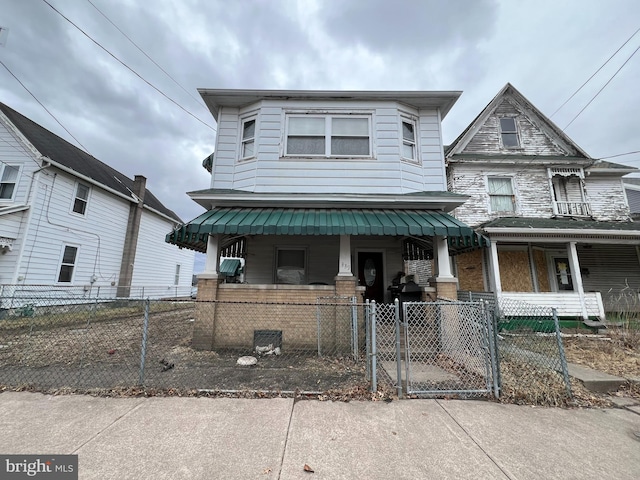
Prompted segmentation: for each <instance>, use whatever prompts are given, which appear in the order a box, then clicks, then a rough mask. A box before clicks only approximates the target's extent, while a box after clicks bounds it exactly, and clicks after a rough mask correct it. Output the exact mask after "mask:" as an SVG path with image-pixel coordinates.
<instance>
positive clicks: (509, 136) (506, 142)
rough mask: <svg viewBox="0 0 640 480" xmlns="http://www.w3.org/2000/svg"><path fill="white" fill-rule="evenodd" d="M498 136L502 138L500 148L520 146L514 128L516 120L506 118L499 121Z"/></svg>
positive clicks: (516, 131)
mask: <svg viewBox="0 0 640 480" xmlns="http://www.w3.org/2000/svg"><path fill="white" fill-rule="evenodd" d="M500 135H501V137H502V146H503V147H505V148H517V147H519V146H520V142H519V141H518V130H517V128H516V119H515V118H513V117H506V118H501V119H500Z"/></svg>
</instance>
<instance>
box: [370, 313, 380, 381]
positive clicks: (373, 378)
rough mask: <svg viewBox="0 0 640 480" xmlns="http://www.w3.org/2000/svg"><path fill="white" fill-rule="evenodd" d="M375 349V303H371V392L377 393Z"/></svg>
mask: <svg viewBox="0 0 640 480" xmlns="http://www.w3.org/2000/svg"><path fill="white" fill-rule="evenodd" d="M376 355H377V347H376V301H375V300H372V301H371V391H372V392H377V391H378V378H377V376H376V375H377V373H378V372H377V368H378V366H377V358H376Z"/></svg>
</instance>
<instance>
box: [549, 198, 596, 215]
mask: <svg viewBox="0 0 640 480" xmlns="http://www.w3.org/2000/svg"><path fill="white" fill-rule="evenodd" d="M553 210H554V213H555V214H556V215H571V216H576V217H588V216H590V215H591V206H590V205H589V204H588V203H586V202H553Z"/></svg>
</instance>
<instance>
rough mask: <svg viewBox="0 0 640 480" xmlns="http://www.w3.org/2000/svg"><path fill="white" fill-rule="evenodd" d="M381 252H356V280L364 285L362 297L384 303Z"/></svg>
mask: <svg viewBox="0 0 640 480" xmlns="http://www.w3.org/2000/svg"><path fill="white" fill-rule="evenodd" d="M382 274H383V272H382V252H358V281H359V282H360V285H362V286H364V287H366V290H365V295H364V298H365V299H367V300H375V301H376V302H377V303H384V294H385V289H384V280H383V275H382Z"/></svg>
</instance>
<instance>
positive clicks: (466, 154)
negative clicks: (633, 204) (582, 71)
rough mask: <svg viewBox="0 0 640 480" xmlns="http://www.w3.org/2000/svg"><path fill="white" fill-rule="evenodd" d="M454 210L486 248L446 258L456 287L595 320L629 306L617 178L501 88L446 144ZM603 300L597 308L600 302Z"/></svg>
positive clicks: (629, 258) (637, 263)
mask: <svg viewBox="0 0 640 480" xmlns="http://www.w3.org/2000/svg"><path fill="white" fill-rule="evenodd" d="M446 157H447V177H448V184H449V188H450V190H451V191H452V192H456V193H462V194H465V195H469V196H470V197H471V198H470V199H469V200H468V201H467V202H466V203H465V204H464V205H461V206H459V207H458V208H456V209H455V210H454V215H455V216H456V218H458V219H459V220H461V221H463V222H466V223H469V224H470V225H472V226H473V227H476V229H477V231H478V232H480V233H481V234H483V235H486V236H487V237H489V239H490V241H491V247H490V248H489V249H486V250H485V251H484V252H482V251H476V252H471V253H466V254H463V255H459V256H457V257H456V272H457V276H458V278H459V282H460V288H461V289H463V290H472V291H494V292H496V293H497V294H498V295H499V296H503V297H505V298H513V299H518V300H526V301H528V302H532V303H538V304H542V305H548V306H555V307H558V309H559V312H560V314H561V315H565V316H579V317H583V318H586V317H603V316H604V312H603V310H606V311H616V310H624V309H625V308H628V306H629V305H628V301H629V300H630V301H631V302H632V303H633V304H634V305H632V306H633V307H634V308H637V306H638V301H637V300H638V291H639V289H640V255H639V251H638V246H640V223H635V222H632V221H631V219H630V212H629V204H628V202H627V196H626V195H625V189H624V186H623V180H622V177H623V176H624V175H626V174H628V173H632V172H637V169H635V168H632V167H626V166H623V165H618V164H615V163H610V162H604V161H600V160H596V159H593V158H591V157H590V156H589V155H587V154H586V153H585V152H584V151H583V150H582V149H581V148H580V147H579V146H578V145H576V144H575V143H574V142H573V141H572V140H571V139H570V138H568V137H567V135H566V134H565V133H564V132H563V131H562V130H560V129H559V128H558V127H557V126H556V125H554V124H553V122H551V121H550V120H549V119H548V118H547V117H546V116H544V115H543V114H542V113H541V112H540V111H539V110H538V109H537V108H536V107H535V106H533V105H532V104H531V103H530V102H529V101H528V100H527V99H526V98H525V97H524V96H523V95H522V94H521V93H520V92H518V91H517V90H516V89H515V88H514V87H513V86H512V85H510V84H507V85H506V86H505V87H504V88H503V89H502V90H501V91H500V92H499V93H498V95H496V97H495V98H494V99H493V100H492V101H491V102H490V103H489V104H488V105H487V106H486V107H485V108H484V109H483V111H482V112H481V113H480V114H479V115H478V116H477V117H476V118H475V119H474V120H473V122H472V123H471V124H470V125H469V126H468V127H467V128H466V129H465V130H464V132H462V134H461V135H460V136H459V137H458V138H457V139H456V140H455V141H454V142H453V143H452V144H451V145H450V146H449V147H448V148H447V150H446ZM603 303H604V305H603Z"/></svg>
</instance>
